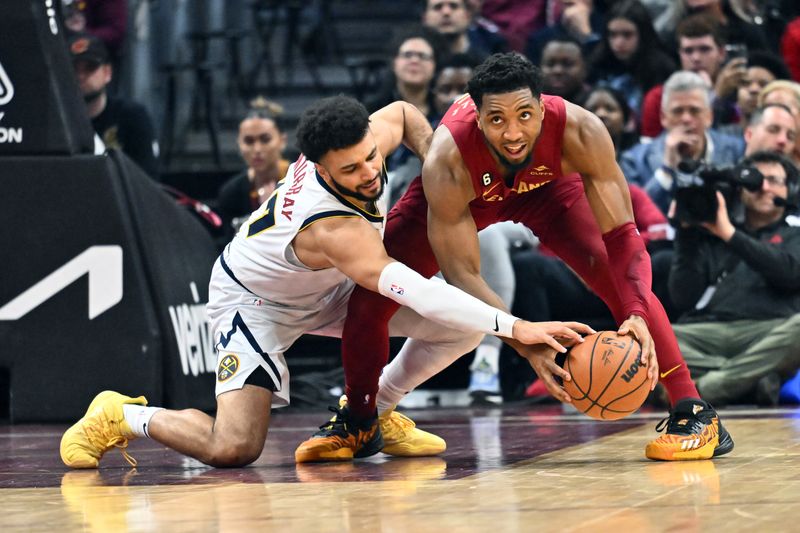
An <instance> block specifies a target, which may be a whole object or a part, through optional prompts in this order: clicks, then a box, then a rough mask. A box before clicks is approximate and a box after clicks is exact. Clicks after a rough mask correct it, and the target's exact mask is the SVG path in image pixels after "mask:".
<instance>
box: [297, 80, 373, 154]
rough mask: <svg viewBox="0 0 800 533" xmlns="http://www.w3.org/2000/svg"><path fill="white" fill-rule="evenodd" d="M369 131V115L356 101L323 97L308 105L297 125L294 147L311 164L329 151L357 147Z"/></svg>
mask: <svg viewBox="0 0 800 533" xmlns="http://www.w3.org/2000/svg"><path fill="white" fill-rule="evenodd" d="M368 128H369V113H368V112H367V109H366V108H365V107H364V106H363V105H362V104H361V103H360V102H358V101H357V100H355V99H353V98H350V97H349V96H344V95H338V96H331V97H330V98H323V99H321V100H319V101H317V102H315V103H313V104H312V105H311V106H309V107H308V108H307V109H306V110H305V111H303V114H302V115H301V117H300V123H299V124H298V125H297V132H296V138H297V146H298V148H300V151H301V152H303V154H304V155H305V156H306V157H307V158H308V159H309V160H311V161H313V162H315V163H319V160H320V159H321V158H322V157H324V156H325V154H327V153H328V152H329V151H331V150H341V149H342V148H347V147H348V146H353V145H354V144H358V143H359V142H360V141H361V139H363V138H364V135H366V133H367V129H368Z"/></svg>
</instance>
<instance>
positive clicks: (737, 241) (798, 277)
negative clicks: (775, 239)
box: [728, 230, 800, 290]
mask: <svg viewBox="0 0 800 533" xmlns="http://www.w3.org/2000/svg"><path fill="white" fill-rule="evenodd" d="M776 235H779V234H776ZM781 238H782V240H783V242H782V243H781V244H780V245H776V244H771V243H768V242H763V241H759V240H756V239H754V238H753V237H751V236H750V235H747V234H746V233H744V232H742V231H737V232H736V233H734V234H733V237H732V238H731V240H730V241H728V246H730V249H731V250H732V251H734V252H735V253H736V254H738V255H739V256H740V257H741V258H742V260H743V261H744V262H745V263H747V265H748V266H749V267H750V268H752V269H753V270H755V271H756V272H758V273H759V274H761V275H762V276H764V279H765V280H766V281H767V283H768V284H769V285H771V286H772V287H774V288H776V289H781V290H798V289H800V230H799V231H791V232H790V233H788V234H784V235H781Z"/></svg>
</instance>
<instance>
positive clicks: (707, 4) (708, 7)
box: [660, 0, 769, 50]
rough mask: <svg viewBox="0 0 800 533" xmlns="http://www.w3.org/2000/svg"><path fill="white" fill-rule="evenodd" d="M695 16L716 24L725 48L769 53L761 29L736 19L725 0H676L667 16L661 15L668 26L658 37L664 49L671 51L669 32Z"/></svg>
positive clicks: (670, 35) (739, 18)
mask: <svg viewBox="0 0 800 533" xmlns="http://www.w3.org/2000/svg"><path fill="white" fill-rule="evenodd" d="M699 13H702V14H705V15H708V16H710V17H712V18H713V19H714V20H716V21H717V23H718V24H719V25H720V30H721V31H722V37H723V38H724V39H725V41H726V42H727V43H728V44H735V45H744V47H745V48H746V49H748V50H768V49H769V45H768V43H767V39H766V37H765V36H764V33H763V30H762V28H761V27H760V26H758V25H757V24H753V23H752V22H751V21H748V20H744V19H742V18H741V17H739V16H738V15H736V13H734V12H733V10H732V9H731V8H730V6H729V4H728V2H727V1H726V0H676V1H675V2H673V3H672V6H671V10H670V13H669V15H665V18H667V19H669V22H667V23H666V24H665V25H664V26H663V33H661V34H660V35H662V36H663V37H665V43H666V44H667V47H668V49H670V50H673V49H674V47H673V46H672V45H673V41H672V36H673V35H674V31H673V28H676V27H677V25H678V24H679V23H680V21H681V20H683V19H684V18H686V17H688V16H691V15H696V14H699Z"/></svg>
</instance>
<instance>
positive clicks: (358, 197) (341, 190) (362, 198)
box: [331, 172, 386, 202]
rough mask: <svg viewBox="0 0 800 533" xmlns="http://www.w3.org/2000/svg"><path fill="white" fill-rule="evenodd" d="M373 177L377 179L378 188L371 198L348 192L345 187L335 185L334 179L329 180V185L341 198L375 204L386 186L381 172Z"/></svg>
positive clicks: (351, 191)
mask: <svg viewBox="0 0 800 533" xmlns="http://www.w3.org/2000/svg"><path fill="white" fill-rule="evenodd" d="M375 177H376V178H378V183H379V184H380V187H379V188H378V192H376V193H375V194H373V195H372V196H368V195H366V194H363V193H360V192H358V191H353V190H350V189H348V188H347V187H345V186H343V185H340V184H339V183H337V182H336V180H335V179H331V183H333V188H334V189H336V191H337V192H338V193H339V194H341V195H342V196H348V197H350V198H355V199H356V200H360V201H362V202H375V201H376V200H378V199H379V198H380V197H381V196H382V195H383V190H384V188H385V187H384V186H385V184H386V180H385V179H384V175H383V172H379V173H378V174H377V175H376V176H375Z"/></svg>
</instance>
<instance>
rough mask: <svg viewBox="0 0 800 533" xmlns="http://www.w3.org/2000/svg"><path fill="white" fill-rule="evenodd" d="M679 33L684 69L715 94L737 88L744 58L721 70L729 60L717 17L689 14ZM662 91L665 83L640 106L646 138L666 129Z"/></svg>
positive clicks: (732, 90)
mask: <svg viewBox="0 0 800 533" xmlns="http://www.w3.org/2000/svg"><path fill="white" fill-rule="evenodd" d="M676 35H677V39H678V55H679V57H680V62H681V70H689V71H691V72H696V73H698V74H699V75H700V76H702V77H703V78H705V79H706V80H707V81H708V82H709V84H710V85H711V86H712V87H714V96H716V95H717V94H720V92H722V93H723V94H724V93H730V92H734V91H736V88H737V87H738V86H739V78H741V73H740V72H741V70H742V68H741V67H742V66H743V63H744V60H743V59H742V60H739V63H738V64H737V63H736V62H732V63H729V64H728V66H727V67H726V70H725V72H724V73H720V69H721V67H722V65H723V63H724V62H725V59H726V55H725V41H724V40H723V38H722V35H721V33H720V31H719V25H718V24H717V23H716V22H715V21H714V19H712V18H710V17H708V16H706V15H702V14H700V15H692V16H690V17H687V18H685V19H684V20H682V21H681V23H680V24H678V29H677V30H676ZM737 67H738V68H737ZM735 76H738V77H735ZM663 91H664V86H663V85H661V84H659V85H656V86H655V87H653V88H652V89H650V90H649V91H648V92H647V93H646V94H645V96H644V99H643V101H642V109H641V134H642V136H644V137H656V136H657V135H658V134H659V133H661V131H662V130H663V127H662V126H661V96H662V93H663Z"/></svg>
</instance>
